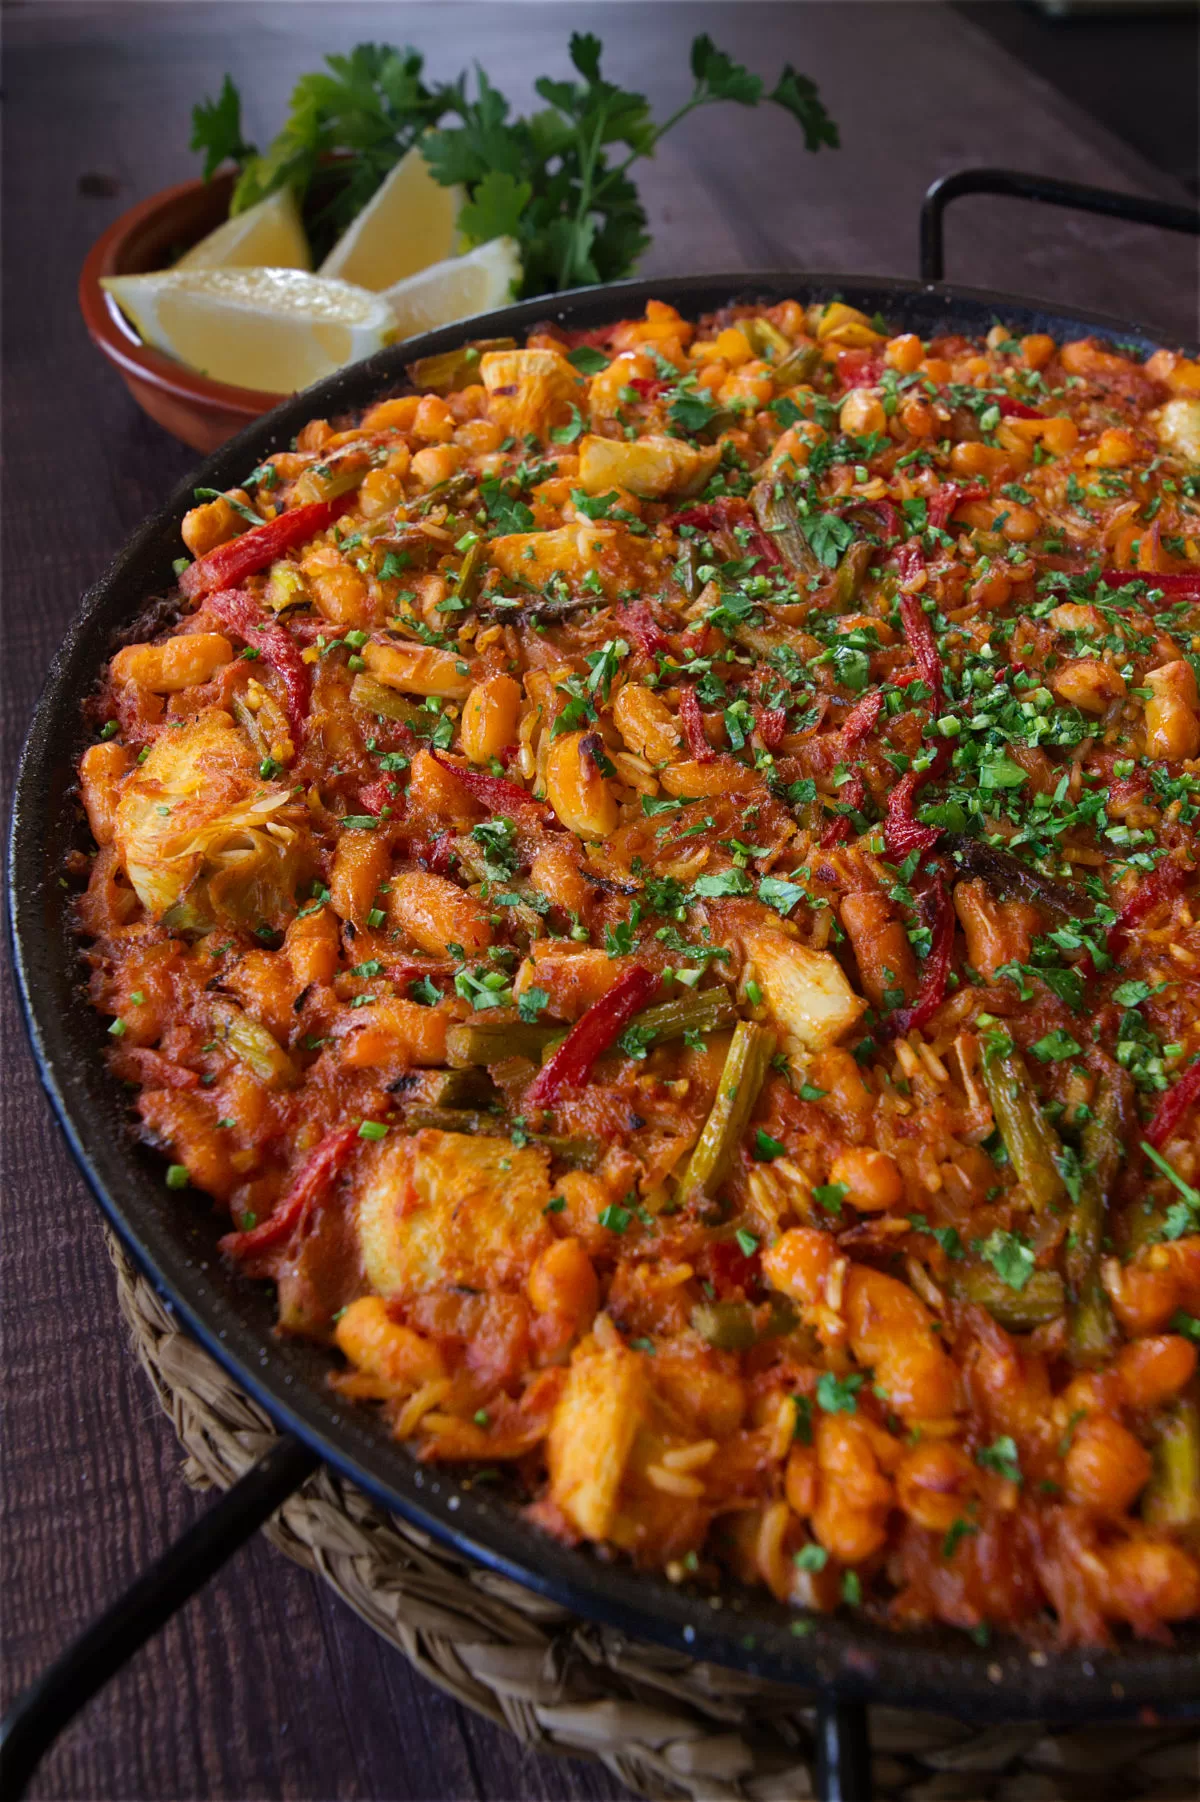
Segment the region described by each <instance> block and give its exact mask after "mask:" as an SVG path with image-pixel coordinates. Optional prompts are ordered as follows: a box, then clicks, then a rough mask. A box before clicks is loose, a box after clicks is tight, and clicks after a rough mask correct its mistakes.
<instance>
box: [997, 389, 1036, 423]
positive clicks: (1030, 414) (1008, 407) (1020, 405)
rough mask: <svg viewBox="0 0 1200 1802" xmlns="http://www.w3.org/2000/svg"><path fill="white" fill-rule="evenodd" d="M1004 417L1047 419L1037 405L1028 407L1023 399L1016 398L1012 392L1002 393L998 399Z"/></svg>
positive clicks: (1001, 414)
mask: <svg viewBox="0 0 1200 1802" xmlns="http://www.w3.org/2000/svg"><path fill="white" fill-rule="evenodd" d="M996 405H997V406H998V407H999V409H1000V416H1001V418H1002V419H1045V417H1046V415H1045V414H1044V413H1039V412H1038V410H1037V408H1036V407H1027V406H1026V405H1025V402H1024V401H1023V400H1014V399H1013V398H1012V396H1011V395H1010V394H1002V395H1000V396H999V398H998V399H997V401H996Z"/></svg>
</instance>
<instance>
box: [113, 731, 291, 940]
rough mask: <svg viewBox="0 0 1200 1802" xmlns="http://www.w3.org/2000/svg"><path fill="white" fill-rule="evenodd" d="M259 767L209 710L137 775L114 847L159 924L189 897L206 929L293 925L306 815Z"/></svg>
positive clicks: (256, 756) (168, 739)
mask: <svg viewBox="0 0 1200 1802" xmlns="http://www.w3.org/2000/svg"><path fill="white" fill-rule="evenodd" d="M261 757H262V753H261V752H260V751H258V750H257V749H256V747H255V746H254V745H253V744H252V743H251V741H250V740H249V738H248V737H247V735H246V734H245V733H243V732H240V731H239V730H238V729H237V727H236V726H235V725H234V722H233V720H232V719H231V718H230V716H229V714H228V713H226V712H224V711H223V710H222V709H219V708H211V709H209V710H208V711H207V712H205V713H201V714H198V715H197V716H196V717H195V718H194V719H192V720H189V721H188V722H187V723H186V725H183V726H180V727H179V728H178V729H177V730H173V731H170V732H163V733H161V734H160V736H159V737H158V738H157V739H156V740H155V742H154V744H153V745H152V746H151V748H150V754H149V756H148V757H147V758H146V761H145V763H144V764H142V765H140V767H139V768H137V769H135V770H134V771H133V772H132V773H131V774H130V776H129V778H128V780H127V781H126V783H125V785H124V787H123V789H122V791H121V799H120V802H119V803H118V806H117V812H116V819H115V822H114V832H113V838H114V842H115V844H116V847H117V851H118V854H119V856H120V858H121V862H122V864H123V865H124V868H125V871H126V873H127V874H128V877H129V880H130V882H131V883H132V884H133V886H134V888H135V889H136V890H137V894H138V899H139V900H140V901H141V903H142V905H143V906H144V907H145V908H146V910H147V912H148V913H149V914H150V915H151V917H152V918H154V919H156V920H161V919H162V918H163V917H164V916H165V915H167V914H169V913H171V911H172V910H173V909H175V908H176V907H177V905H178V903H180V902H181V901H183V900H184V897H185V895H186V897H187V900H188V902H189V903H190V904H191V905H190V912H191V914H192V915H193V916H194V917H195V918H196V919H197V920H202V921H204V922H205V923H206V924H211V923H212V921H213V919H214V918H217V919H220V918H223V917H224V918H227V919H228V920H229V921H231V922H233V923H237V924H243V923H244V924H246V925H247V926H248V927H250V928H251V929H254V928H256V927H259V926H261V925H263V924H264V922H265V923H266V924H268V925H272V926H275V925H279V924H281V923H282V922H283V921H285V920H286V919H288V918H290V917H291V914H292V912H293V909H294V903H293V900H292V897H293V896H294V894H295V892H296V884H297V882H298V881H299V879H300V876H301V874H302V869H301V866H302V862H303V855H302V852H303V844H302V839H301V834H300V832H299V830H298V827H299V826H300V824H301V821H302V815H301V813H300V810H299V809H298V808H297V806H296V804H295V802H294V800H293V797H292V795H291V792H290V790H289V789H287V788H286V787H283V786H281V785H280V784H277V783H271V782H267V781H264V780H263V778H262V777H261V776H260V775H259V763H260V761H261ZM176 917H181V916H176Z"/></svg>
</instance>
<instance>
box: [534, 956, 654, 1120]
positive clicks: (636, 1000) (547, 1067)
mask: <svg viewBox="0 0 1200 1802" xmlns="http://www.w3.org/2000/svg"><path fill="white" fill-rule="evenodd" d="M657 986H658V977H657V976H656V975H655V974H654V972H653V971H652V970H647V969H646V967H645V965H644V964H633V965H632V966H631V967H630V968H629V969H628V970H626V971H624V972H623V974H622V975H620V976H618V978H617V980H616V982H614V984H613V986H612V988H611V989H609V991H608V993H607V995H601V997H600V999H599V1001H593V1002H592V1005H591V1006H590V1007H589V1008H588V1009H587V1011H586V1012H585V1013H584V1014H583V1015H582V1016H581V1018H580V1019H578V1020H577V1021H576V1022H575V1024H574V1026H572V1028H571V1030H570V1032H569V1033H568V1034H567V1036H566V1038H565V1039H564V1040H563V1042H562V1044H561V1045H560V1046H559V1048H558V1050H557V1051H555V1052H553V1053H552V1054H551V1056H550V1057H549V1058H547V1060H546V1062H545V1063H544V1064H543V1065H542V1067H541V1069H540V1070H539V1071H538V1073H537V1075H536V1076H535V1077H534V1079H533V1081H532V1083H531V1084H530V1085H529V1088H528V1089H527V1090H526V1092H525V1101H526V1103H527V1104H528V1106H530V1107H549V1106H550V1104H551V1103H552V1102H553V1101H554V1100H555V1099H556V1097H557V1096H558V1094H559V1093H560V1091H561V1090H563V1089H579V1088H582V1087H583V1085H584V1083H586V1081H587V1079H588V1077H589V1076H590V1074H591V1070H592V1065H593V1064H594V1063H595V1062H596V1059H597V1058H598V1057H602V1056H603V1054H604V1053H605V1052H606V1051H607V1050H608V1048H609V1046H610V1045H613V1044H615V1042H616V1041H617V1039H619V1038H620V1036H621V1034H622V1033H623V1032H624V1030H625V1028H626V1027H627V1026H628V1025H629V1022H630V1021H631V1020H632V1019H633V1017H634V1015H635V1014H639V1013H640V1012H641V1011H642V1009H643V1008H644V1007H645V1005H646V1003H647V1002H648V1001H649V999H650V997H651V995H652V994H653V993H654V991H655V989H656V988H657Z"/></svg>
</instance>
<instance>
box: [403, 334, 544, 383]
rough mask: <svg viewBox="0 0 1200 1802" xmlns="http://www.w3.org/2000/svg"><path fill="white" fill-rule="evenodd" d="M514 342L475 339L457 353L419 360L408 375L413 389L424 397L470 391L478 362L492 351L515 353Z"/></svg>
mask: <svg viewBox="0 0 1200 1802" xmlns="http://www.w3.org/2000/svg"><path fill="white" fill-rule="evenodd" d="M516 348H517V341H516V339H515V338H473V339H472V340H471V342H470V343H469V344H460V345H459V346H458V348H457V349H456V350H443V351H439V352H438V353H437V355H436V356H432V357H418V358H417V360H416V362H415V363H410V364H409V365H408V368H407V375H408V379H409V381H410V382H411V383H412V385H413V387H414V388H416V389H417V390H418V391H419V392H421V393H422V394H424V393H429V394H453V393H455V392H456V390H457V389H459V388H469V387H470V386H471V384H472V383H473V382H477V381H478V380H479V359H480V358H481V357H482V356H483V355H484V354H485V353H486V352H487V351H489V350H515V349H516Z"/></svg>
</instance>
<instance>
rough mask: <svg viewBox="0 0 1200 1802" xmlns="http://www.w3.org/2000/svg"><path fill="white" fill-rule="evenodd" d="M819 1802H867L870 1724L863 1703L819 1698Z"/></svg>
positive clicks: (869, 1795) (870, 1791)
mask: <svg viewBox="0 0 1200 1802" xmlns="http://www.w3.org/2000/svg"><path fill="white" fill-rule="evenodd" d="M816 1754H817V1756H816V1769H815V1770H814V1772H813V1779H814V1782H815V1785H816V1792H817V1796H818V1798H819V1802H871V1798H872V1795H873V1794H874V1791H873V1789H872V1786H871V1724H870V1721H869V1720H868V1718H867V1707H866V1703H865V1702H839V1701H838V1700H837V1698H836V1697H833V1696H830V1697H828V1698H825V1697H823V1698H822V1700H821V1702H820V1703H819V1704H818V1707H817V1745H816Z"/></svg>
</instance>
